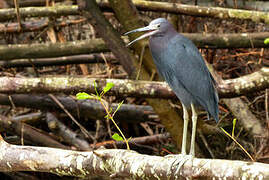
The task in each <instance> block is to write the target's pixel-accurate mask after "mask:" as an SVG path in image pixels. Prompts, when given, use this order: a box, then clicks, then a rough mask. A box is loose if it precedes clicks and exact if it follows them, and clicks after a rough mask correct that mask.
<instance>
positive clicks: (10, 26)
mask: <svg viewBox="0 0 269 180" xmlns="http://www.w3.org/2000/svg"><path fill="white" fill-rule="evenodd" d="M82 22H85V19H79V20H67V21H61V22H58V21H56V22H54V23H53V24H52V23H51V22H50V21H49V20H44V19H42V20H37V21H30V22H21V26H22V29H21V31H22V32H29V31H39V30H42V29H44V28H47V27H48V26H54V27H65V26H69V25H74V24H78V23H82ZM18 30H19V24H18V23H7V24H0V33H17V32H18Z"/></svg>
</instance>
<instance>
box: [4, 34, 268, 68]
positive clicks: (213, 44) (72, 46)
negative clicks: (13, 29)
mask: <svg viewBox="0 0 269 180" xmlns="http://www.w3.org/2000/svg"><path fill="white" fill-rule="evenodd" d="M183 35H185V36H186V37H188V38H190V39H191V40H192V41H193V42H194V43H195V44H196V45H197V46H198V47H199V48H211V49H215V48H265V47H269V45H266V44H264V39H265V38H267V37H269V33H241V34H201V33H194V34H189V33H185V34H183ZM108 51H109V50H108V47H107V46H106V44H105V43H104V41H103V40H102V39H92V40H84V41H74V42H65V43H46V44H20V45H11V44H9V45H0V61H8V60H12V59H22V58H49V57H59V56H71V55H81V54H83V53H84V54H88V53H97V52H108ZM148 56H149V58H151V55H150V54H148ZM126 59H128V58H126ZM150 60H151V59H150ZM45 61H49V60H48V59H45ZM57 61H58V60H57ZM151 61H152V60H151ZM43 62H44V61H43ZM0 63H1V62H0ZM44 63H45V62H44ZM59 63H60V62H59ZM70 63H71V62H70ZM1 64H3V63H1ZM1 64H0V66H1ZM7 64H8V63H7ZM150 67H151V66H150ZM153 67H154V66H153Z"/></svg>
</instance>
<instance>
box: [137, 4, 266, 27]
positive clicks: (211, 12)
mask: <svg viewBox="0 0 269 180" xmlns="http://www.w3.org/2000/svg"><path fill="white" fill-rule="evenodd" d="M134 4H135V6H136V7H137V8H138V9H139V10H144V11H156V12H167V13H176V14H186V15H191V16H201V17H211V18H219V19H241V20H251V21H253V22H264V23H266V24H268V23H269V16H268V13H267V12H260V11H249V10H241V9H230V8H220V7H201V6H194V5H186V4H179V3H167V2H156V1H143V0H134Z"/></svg>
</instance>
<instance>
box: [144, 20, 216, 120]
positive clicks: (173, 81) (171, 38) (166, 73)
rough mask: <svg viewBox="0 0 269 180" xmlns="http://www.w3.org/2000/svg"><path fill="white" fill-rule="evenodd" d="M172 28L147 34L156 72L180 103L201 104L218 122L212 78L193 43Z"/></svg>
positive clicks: (188, 105) (188, 104) (187, 104)
mask: <svg viewBox="0 0 269 180" xmlns="http://www.w3.org/2000/svg"><path fill="white" fill-rule="evenodd" d="M170 25H171V24H170ZM171 26H172V25H171ZM172 30H174V29H171V30H170V32H169V33H165V34H163V35H162V36H160V35H157V36H154V35H153V36H151V37H150V41H149V43H150V44H149V47H150V49H151V53H152V56H153V60H154V63H155V64H156V66H157V69H158V72H159V73H160V74H161V76H163V78H164V79H165V81H166V82H167V83H168V84H169V86H170V87H171V88H172V90H173V91H174V92H175V94H176V95H177V97H178V98H179V99H180V101H181V103H183V104H184V105H185V106H186V107H188V108H189V107H190V105H191V103H194V104H195V105H196V106H201V107H203V108H204V109H205V110H206V111H207V112H208V113H209V114H210V115H211V116H212V117H213V118H214V119H215V120H216V122H218V120H219V118H218V95H217V92H216V89H215V87H214V83H215V81H214V79H213V78H212V76H211V74H210V72H209V70H208V69H207V67H206V64H205V62H204V60H203V58H202V56H201V54H200V52H199V50H198V49H197V48H196V46H195V45H194V44H193V43H192V42H191V41H190V40H189V39H187V38H186V37H184V36H182V35H180V34H178V33H177V32H176V31H175V30H174V31H172Z"/></svg>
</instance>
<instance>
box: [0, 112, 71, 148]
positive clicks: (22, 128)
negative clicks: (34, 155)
mask: <svg viewBox="0 0 269 180" xmlns="http://www.w3.org/2000/svg"><path fill="white" fill-rule="evenodd" d="M0 126H1V132H9V133H12V134H14V133H15V134H16V135H18V136H21V135H22V134H23V138H24V139H25V140H28V141H31V142H33V143H35V144H37V145H42V146H47V147H55V148H62V149H69V148H68V147H67V146H65V145H63V144H61V143H59V142H58V141H56V140H54V139H53V138H52V137H51V136H50V135H48V134H47V133H46V132H44V131H41V130H40V129H36V128H34V127H32V126H30V125H28V124H24V123H21V122H18V121H14V120H12V119H9V118H6V117H4V116H1V115H0Z"/></svg>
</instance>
